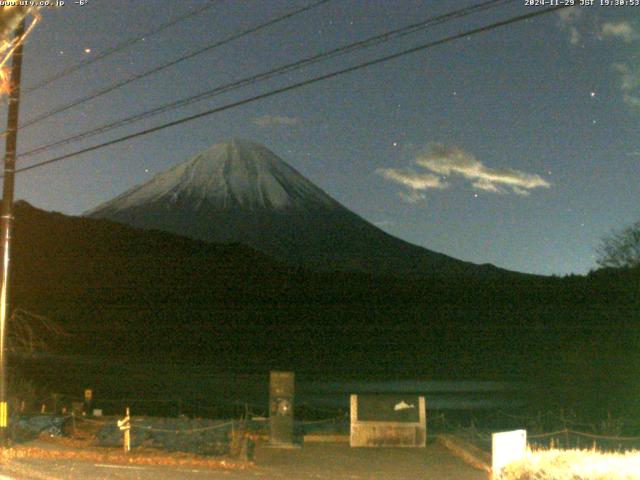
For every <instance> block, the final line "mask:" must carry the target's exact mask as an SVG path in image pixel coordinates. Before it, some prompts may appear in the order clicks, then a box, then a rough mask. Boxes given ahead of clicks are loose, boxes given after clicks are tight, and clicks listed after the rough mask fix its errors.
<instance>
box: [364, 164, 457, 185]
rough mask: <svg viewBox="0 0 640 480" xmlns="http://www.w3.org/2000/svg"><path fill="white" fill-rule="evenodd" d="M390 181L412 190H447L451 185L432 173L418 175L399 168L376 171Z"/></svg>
mask: <svg viewBox="0 0 640 480" xmlns="http://www.w3.org/2000/svg"><path fill="white" fill-rule="evenodd" d="M376 172H377V173H378V174H379V175H382V176H383V177H384V178H386V179H388V180H392V181H394V182H396V183H400V184H402V185H404V186H406V187H409V188H410V189H411V190H427V189H429V188H447V187H448V186H449V185H448V184H447V183H446V182H444V181H442V179H441V178H440V177H437V176H436V175H432V174H430V173H416V172H415V171H413V170H410V169H407V170H402V169H399V168H379V169H377V170H376Z"/></svg>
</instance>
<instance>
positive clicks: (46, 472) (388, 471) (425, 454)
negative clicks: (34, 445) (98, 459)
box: [0, 443, 487, 480]
mask: <svg viewBox="0 0 640 480" xmlns="http://www.w3.org/2000/svg"><path fill="white" fill-rule="evenodd" d="M417 478H419V479H421V480H447V479H452V480H486V478H487V475H486V473H484V472H481V471H479V470H475V469H473V468H471V467H469V466H468V465H466V464H465V463H463V462H462V461H461V460H459V459H457V458H455V457H453V456H452V455H451V454H450V453H449V452H448V450H446V449H445V448H444V447H442V446H441V445H438V444H430V445H428V446H427V447H426V448H424V449H369V448H367V449H352V448H350V447H349V446H348V444H324V443H323V444H312V443H309V444H306V445H304V446H303V447H302V448H298V449H274V448H268V447H266V446H259V447H258V448H257V449H256V454H255V462H254V465H249V466H247V468H245V469H242V470H238V469H236V470H231V469H205V468H191V467H186V466H175V467H173V466H172V467H155V466H145V465H140V466H138V465H115V464H107V463H94V462H87V461H80V460H70V459H42V458H19V459H14V460H11V461H10V462H8V463H7V464H5V465H2V466H0V480H7V479H16V480H23V479H24V480H44V479H46V480H85V479H96V480H103V479H104V480H107V479H114V480H120V479H127V480H134V479H135V480H179V479H180V480H181V479H184V480H200V479H230V480H256V479H274V480H284V479H291V480H294V479H295V480H306V479H314V480H338V479H340V480H342V479H349V480H357V479H362V480H364V479H367V480H369V479H394V480H395V479H397V480H404V479H407V480H408V479H411V480H415V479H417Z"/></svg>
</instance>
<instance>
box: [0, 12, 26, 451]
mask: <svg viewBox="0 0 640 480" xmlns="http://www.w3.org/2000/svg"><path fill="white" fill-rule="evenodd" d="M24 31H25V20H24V19H22V21H21V22H20V24H19V25H18V28H17V29H16V31H15V34H14V35H15V36H14V38H16V39H17V41H20V40H19V39H21V37H22V36H23V35H24ZM22 46H23V45H22V43H20V44H19V45H18V47H17V48H16V50H15V51H14V52H13V59H12V64H11V79H10V89H9V112H8V120H7V141H6V147H5V156H4V181H3V184H2V217H1V218H0V220H1V222H2V223H1V232H0V233H1V236H0V242H1V243H2V286H1V287H0V442H1V444H2V446H6V444H7V439H8V436H7V427H8V424H9V422H8V420H9V408H8V404H7V373H8V372H7V352H6V350H7V323H8V321H9V318H11V309H10V308H9V277H10V273H11V271H10V268H9V267H10V259H11V254H10V247H11V235H12V232H13V220H14V219H13V191H14V185H15V171H16V147H17V142H18V108H19V106H20V76H21V73H22Z"/></svg>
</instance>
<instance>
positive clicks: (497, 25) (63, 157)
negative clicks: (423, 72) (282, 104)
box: [16, 5, 567, 173]
mask: <svg viewBox="0 0 640 480" xmlns="http://www.w3.org/2000/svg"><path fill="white" fill-rule="evenodd" d="M563 8H567V7H566V6H564V5H561V6H554V7H548V8H545V9H542V10H537V11H535V12H531V13H527V14H524V15H518V16H516V17H511V18H508V19H506V20H502V21H499V22H495V23H492V24H490V25H486V26H484V27H479V28H475V29H473V30H468V31H466V32H462V33H458V34H455V35H451V36H449V37H445V38H443V39H440V40H435V41H432V42H429V43H425V44H422V45H418V46H416V47H412V48H408V49H405V50H402V51H400V52H397V53H393V54H390V55H385V56H383V57H379V58H377V59H375V60H370V61H367V62H363V63H360V64H358V65H354V66H351V67H348V68H344V69H342V70H338V71H335V72H331V73H328V74H325V75H320V76H317V77H314V78H311V79H308V80H304V81H301V82H298V83H294V84H291V85H288V86H286V87H281V88H278V89H275V90H271V91H269V92H265V93H261V94H259V95H255V96H253V97H249V98H245V99H244V100H239V101H236V102H232V103H229V104H227V105H223V106H221V107H217V108H213V109H211V110H207V111H205V112H201V113H198V114H195V115H190V116H188V117H184V118H181V119H179V120H174V121H172V122H168V123H165V124H162V125H159V126H156V127H153V128H149V129H146V130H142V131H140V132H136V133H132V134H129V135H125V136H123V137H120V138H116V139H114V140H110V141H108V142H104V143H100V144H97V145H93V146H91V147H87V148H83V149H81V150H77V151H75V152H72V153H67V154H65V155H60V156H58V157H55V158H52V159H49V160H45V161H42V162H38V163H35V164H33V165H29V166H27V167H22V168H19V169H16V173H18V172H26V171H28V170H33V169H35V168H39V167H42V166H45V165H50V164H52V163H57V162H60V161H62V160H66V159H69V158H72V157H76V156H78V155H82V154H84V153H88V152H93V151H95V150H99V149H102V148H105V147H109V146H111V145H115V144H118V143H122V142H126V141H128V140H133V139H134V138H138V137H142V136H144V135H149V134H151V133H154V132H157V131H160V130H164V129H165V128H170V127H174V126H176V125H181V124H183V123H187V122H190V121H193V120H197V119H199V118H203V117H207V116H210V115H213V114H216V113H219V112H223V111H225V110H229V109H231V108H235V107H239V106H241V105H246V104H248V103H253V102H255V101H258V100H263V99H265V98H269V97H272V96H275V95H279V94H281V93H285V92H288V91H291V90H295V89H298V88H302V87H305V86H307V85H312V84H314V83H318V82H321V81H324V80H329V79H331V78H335V77H338V76H342V75H345V74H347V73H351V72H354V71H357V70H361V69H363V68H367V67H370V66H373V65H377V64H380V63H384V62H388V61H390V60H394V59H396V58H400V57H403V56H405V55H409V54H412V53H416V52H419V51H422V50H428V49H431V48H433V47H436V46H439V45H443V44H446V43H450V42H453V41H455V40H459V39H461V38H466V37H470V36H472V35H476V34H478V33H484V32H488V31H491V30H495V29H496V28H500V27H504V26H507V25H511V24H514V23H518V22H522V21H525V20H528V19H531V18H534V17H538V16H540V15H545V14H547V13H551V12H554V11H557V10H560V9H563Z"/></svg>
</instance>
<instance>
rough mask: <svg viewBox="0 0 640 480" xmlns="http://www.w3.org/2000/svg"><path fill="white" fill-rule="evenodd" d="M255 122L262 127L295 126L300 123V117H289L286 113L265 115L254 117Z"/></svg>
mask: <svg viewBox="0 0 640 480" xmlns="http://www.w3.org/2000/svg"><path fill="white" fill-rule="evenodd" d="M253 123H255V124H256V125H258V126H259V127H260V128H268V127H293V126H295V125H298V124H299V123H300V119H299V118H297V117H287V116H285V115H263V116H261V117H258V118H256V119H254V120H253Z"/></svg>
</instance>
